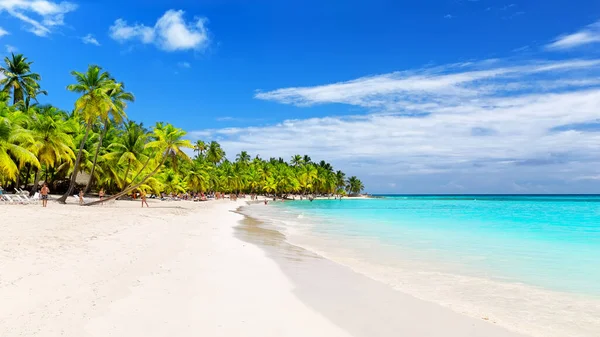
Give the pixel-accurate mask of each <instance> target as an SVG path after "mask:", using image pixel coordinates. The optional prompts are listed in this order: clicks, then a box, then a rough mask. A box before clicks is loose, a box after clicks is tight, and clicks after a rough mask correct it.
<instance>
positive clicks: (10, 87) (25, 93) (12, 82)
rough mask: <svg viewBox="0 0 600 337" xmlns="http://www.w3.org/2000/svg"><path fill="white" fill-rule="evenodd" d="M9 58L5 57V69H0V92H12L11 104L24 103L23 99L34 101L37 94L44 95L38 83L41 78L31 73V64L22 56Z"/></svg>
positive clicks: (13, 55)
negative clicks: (0, 87) (1, 77)
mask: <svg viewBox="0 0 600 337" xmlns="http://www.w3.org/2000/svg"><path fill="white" fill-rule="evenodd" d="M11 56H12V57H11V58H8V57H5V58H4V63H6V67H0V74H2V75H4V79H2V80H0V85H1V86H2V89H1V90H2V91H3V92H6V93H10V92H12V95H13V104H17V103H18V102H25V98H33V99H35V97H36V95H37V94H46V92H45V91H41V90H40V85H39V83H38V81H40V80H41V79H42V78H41V76H40V75H39V74H36V73H32V72H31V64H33V62H28V61H27V58H26V57H25V56H23V54H17V55H15V54H12V55H11Z"/></svg>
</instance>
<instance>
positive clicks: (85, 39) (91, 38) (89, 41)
mask: <svg viewBox="0 0 600 337" xmlns="http://www.w3.org/2000/svg"><path fill="white" fill-rule="evenodd" d="M81 42H83V43H84V44H93V45H95V46H100V42H98V40H97V39H96V38H95V37H94V35H92V34H88V35H86V36H84V37H82V38H81Z"/></svg>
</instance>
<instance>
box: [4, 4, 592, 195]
mask: <svg viewBox="0 0 600 337" xmlns="http://www.w3.org/2000/svg"><path fill="white" fill-rule="evenodd" d="M0 52H1V54H2V55H8V54H9V53H11V52H14V53H23V54H25V56H27V57H28V58H29V59H30V60H32V61H34V64H33V65H32V69H33V71H35V72H37V73H39V74H41V76H42V82H41V85H42V87H43V88H44V89H46V90H47V91H48V93H49V94H48V96H47V97H42V98H41V99H40V102H41V103H52V104H54V105H57V106H59V107H60V108H62V109H65V110H71V109H72V108H73V103H74V101H75V100H76V98H77V96H76V95H75V94H73V93H70V92H68V91H67V90H66V86H67V85H68V84H71V83H73V77H72V76H71V75H70V72H71V71H73V70H77V71H85V70H86V68H87V67H88V65H90V64H97V65H100V66H102V67H103V69H104V70H106V71H108V72H110V74H111V75H112V76H113V77H115V78H116V79H117V80H118V81H122V82H124V83H125V86H126V89H127V90H128V91H131V92H132V93H134V94H135V96H136V101H135V103H133V104H130V105H129V107H128V109H127V114H128V116H129V118H130V119H133V120H135V121H141V122H144V124H145V125H146V126H152V125H153V124H154V123H155V122H157V121H166V122H170V123H172V124H174V125H175V126H178V127H180V128H183V129H185V130H186V131H188V137H189V138H190V139H191V140H193V141H195V140H197V139H202V140H205V141H210V140H217V141H219V142H220V143H221V144H222V146H223V148H224V149H225V151H226V153H227V156H228V157H229V158H230V159H234V158H235V154H236V153H239V152H240V151H241V150H246V151H248V152H249V153H250V154H251V155H253V156H254V155H260V156H261V157H262V158H269V157H283V158H286V159H289V158H290V157H291V156H292V155H294V154H301V155H304V154H308V155H309V156H310V157H311V158H312V159H313V160H316V161H318V160H321V159H324V160H326V161H328V162H330V163H332V165H334V166H335V168H336V169H341V170H343V171H344V172H346V173H347V174H348V175H356V176H358V177H359V178H361V179H362V180H363V182H364V183H365V185H366V190H367V191H368V192H371V193H458V194H463V193H600V165H599V164H600V2H598V1H591V0H579V1H573V0H570V1H563V0H553V1H537V0H528V1H525V0H506V1H500V0H478V1H476V0H435V1H434V0H429V1H428V0H423V1H392V0H385V1H384V0H369V1H364V0H363V1H358V0H345V1H338V0H330V1H322V0H321V1H313V0H304V1H301V2H290V1H279V0H270V1H264V0H253V1H250V0H204V1H190V0H172V1H162V0H154V1H127V0H121V1H113V0H106V1H80V0H73V1H68V2H67V1H63V2H58V1H49V0H36V1H29V0H0Z"/></svg>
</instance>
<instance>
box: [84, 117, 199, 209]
mask: <svg viewBox="0 0 600 337" xmlns="http://www.w3.org/2000/svg"><path fill="white" fill-rule="evenodd" d="M185 134H186V133H185V131H183V130H181V129H178V128H176V127H174V126H173V125H171V124H166V125H164V124H162V123H157V125H156V126H155V127H154V132H153V138H154V140H153V141H151V142H148V143H147V144H146V146H145V147H146V148H147V149H151V150H154V151H155V153H158V154H159V155H160V157H159V158H157V159H158V164H157V165H156V167H155V168H154V170H152V171H151V172H150V173H148V174H147V175H146V176H145V177H144V178H142V179H141V180H140V181H139V182H137V183H135V184H134V183H133V182H132V184H134V185H130V186H128V187H126V188H125V189H124V190H123V191H122V192H120V193H117V194H115V195H113V196H111V197H110V198H107V199H105V201H109V200H113V199H117V198H119V197H122V196H124V195H126V194H128V193H129V192H131V191H133V190H135V189H137V188H139V187H140V186H141V185H142V184H144V183H145V182H146V180H148V179H149V178H151V177H152V176H154V175H155V174H156V173H158V171H159V170H160V169H161V168H162V167H163V165H164V164H165V162H166V161H167V159H171V160H172V161H173V162H174V161H176V160H187V161H191V159H190V157H188V155H187V154H186V153H185V152H184V151H183V149H184V148H188V149H192V148H194V146H193V145H192V143H191V142H190V141H189V140H187V139H183V137H184V136H185ZM100 202H101V201H100V200H98V201H95V202H91V203H88V204H85V205H86V206H92V205H95V204H98V203H100Z"/></svg>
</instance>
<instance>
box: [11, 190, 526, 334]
mask: <svg viewBox="0 0 600 337" xmlns="http://www.w3.org/2000/svg"><path fill="white" fill-rule="evenodd" d="M70 201H71V202H74V200H70ZM149 202H150V206H151V208H149V209H148V208H144V209H142V208H140V207H139V206H140V205H139V202H131V201H119V202H116V203H111V204H109V205H105V206H104V207H79V206H76V205H59V204H57V203H55V202H52V201H51V202H49V207H48V208H45V209H44V208H42V207H40V206H38V205H0V336H11V337H13V336H44V337H45V336H77V337H81V336H98V337H100V336H101V337H107V336H123V337H125V336H127V337H137V336H140V337H152V336H161V337H163V336H164V337H166V336H169V337H175V336H182V337H187V336H232V337H233V336H256V337H259V336H260V337H270V336H273V337H275V336H277V337H285V336H299V337H300V336H302V337H307V336H311V337H312V336H331V337H335V336H365V337H366V336H369V337H376V336H409V337H412V336H414V337H420V336H431V337H433V336H440V337H441V336H444V337H452V336H454V337H467V336H471V337H476V336H477V337H478V336H481V337H492V336H498V337H500V336H502V337H505V336H506V337H508V336H516V335H514V334H512V333H509V332H507V331H505V330H502V329H499V328H497V327H495V326H493V325H492V324H489V323H487V322H482V321H479V320H475V319H471V318H467V317H466V316H462V315H459V314H456V313H454V312H451V311H449V310H446V309H443V308H441V307H438V306H436V305H433V304H431V303H426V302H422V301H419V300H416V299H414V298H412V297H409V296H406V295H403V294H401V293H398V292H396V291H393V290H391V289H387V288H385V287H383V285H380V284H378V283H375V281H371V280H363V279H360V278H354V276H353V275H352V273H348V274H346V271H343V272H340V271H337V272H333V270H337V269H335V268H337V267H335V266H333V264H332V265H331V266H330V265H327V264H323V263H319V264H318V265H311V266H312V267H311V268H306V267H302V268H301V269H302V270H304V271H305V272H304V273H301V275H302V276H301V277H300V279H301V278H304V279H306V280H305V281H300V283H297V282H298V279H296V280H294V279H293V278H294V277H292V275H291V274H290V270H292V271H293V270H296V269H297V268H295V267H294V265H293V263H294V260H295V259H293V258H292V259H290V261H289V264H287V265H286V266H285V267H283V266H281V263H282V262H281V261H278V262H276V260H277V259H275V260H274V259H271V258H270V257H269V256H267V253H266V252H265V251H264V250H263V249H261V248H259V246H256V245H254V244H252V243H249V242H246V241H243V240H240V239H239V238H237V237H236V235H234V234H235V231H236V230H235V229H234V227H235V226H238V221H239V220H241V219H242V216H241V215H239V214H236V213H233V212H231V211H232V210H234V209H236V208H237V207H239V206H240V205H241V204H242V203H243V201H238V202H231V201H228V200H227V201H225V200H221V201H210V202H202V203H192V202H183V201H181V202H160V201H155V200H149ZM237 236H239V235H237ZM278 263H280V264H279V265H278ZM323 268H325V269H323ZM340 270H341V269H340ZM307 273H309V274H310V275H309V274H307ZM323 277H325V278H327V280H324V281H327V282H319V280H320V278H323ZM347 280H348V282H347V283H348V284H347V285H346V286H343V287H339V289H337V291H329V290H328V289H331V290H334V288H336V287H335V284H336V283H345V282H346V281H347ZM388 291H389V292H388ZM392 293H394V294H396V293H398V294H400V297H397V298H391V297H388V295H389V294H392ZM378 303H381V304H382V305H381V308H384V309H379V310H378V309H377V308H378V307H380V306H379V305H377V304H378ZM363 305H364V306H365V307H362V306H363ZM383 311H385V314H384V312H383ZM394 318H397V319H394ZM382 325H385V326H384V327H383V328H381V326H382Z"/></svg>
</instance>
